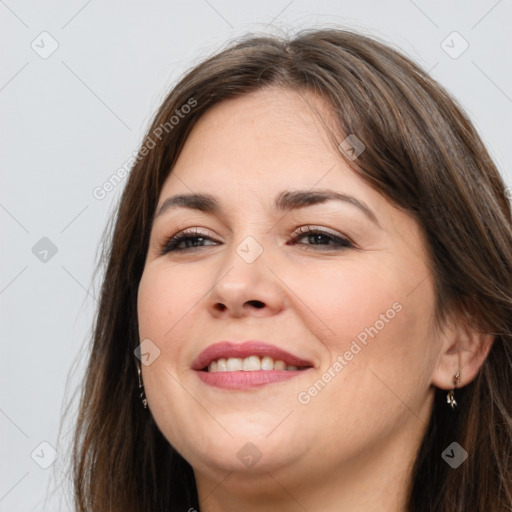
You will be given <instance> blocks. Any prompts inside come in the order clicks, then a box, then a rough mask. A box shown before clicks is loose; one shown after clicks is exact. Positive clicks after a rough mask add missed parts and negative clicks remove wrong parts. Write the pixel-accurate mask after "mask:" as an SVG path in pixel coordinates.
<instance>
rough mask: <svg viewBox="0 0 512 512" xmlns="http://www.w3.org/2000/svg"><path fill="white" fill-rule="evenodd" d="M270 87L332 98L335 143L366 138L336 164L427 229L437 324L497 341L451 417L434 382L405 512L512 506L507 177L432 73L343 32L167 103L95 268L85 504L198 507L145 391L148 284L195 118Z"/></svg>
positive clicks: (260, 56) (214, 68) (236, 70)
mask: <svg viewBox="0 0 512 512" xmlns="http://www.w3.org/2000/svg"><path fill="white" fill-rule="evenodd" d="M263 87H284V88H288V89H292V90H295V91H298V92H303V91H312V92H314V93H316V94H318V95H320V96H321V97H322V98H323V99H324V100H325V101H326V102H327V103H328V105H330V107H331V110H332V114H333V117H334V118H335V120H336V123H337V128H338V134H337V135H336V137H337V143H339V142H341V141H342V140H343V139H344V138H345V137H346V136H347V135H349V134H355V135H356V136H357V138H358V139H359V140H360V141H362V142H363V143H364V145H365V146H366V149H365V151H364V152H363V153H362V154H360V155H359V157H358V158H357V159H355V160H353V159H350V158H347V157H346V156H344V155H343V154H342V152H340V158H345V160H346V162H347V164H348V165H350V166H351V167H352V168H353V169H354V171H356V172H358V173H359V174H360V175H361V176H362V177H363V178H364V179H365V180H367V181H368V182H369V184H370V185H371V186H372V187H374V188H375V189H376V190H377V191H379V192H380V193H381V194H382V195H383V196H385V197H386V198H388V199H389V200H390V201H391V202H392V203H393V204H394V205H396V206H397V207H400V208H402V209H404V210H405V211H407V212H409V213H410V214H411V215H413V216H414V218H415V219H416V220H417V222H418V223H419V225H420V227H421V229H422V230H423V233H424V235H425V239H426V241H427V245H428V248H429V257H430V266H431V271H432V276H433V279H434V283H435V287H436V318H437V319H438V321H439V323H440V324H442V321H443V319H444V318H445V314H446V313H447V312H448V311H460V314H463V313H464V314H469V315H470V317H471V319H472V322H473V327H474V328H476V329H479V330H482V331H484V332H487V333H493V334H494V335H495V340H494V343H493V345H492V348H491V351H490V353H489V355H488V357H487V358H486V360H485V362H484V364H483V366H482V368H481V370H480V372H479V373H478V375H477V377H476V378H475V379H474V380H473V381H472V382H471V383H469V384H468V385H466V386H464V387H463V388H461V389H458V390H457V395H456V398H457V402H458V408H457V409H456V410H455V411H452V410H451V409H450V408H449V407H447V404H446V401H445V394H446V391H445V392H442V391H441V390H437V391H436V393H437V394H436V396H435V402H434V406H433V410H432V415H431V420H430V424H429V427H428V430H427V433H426V435H425V438H424V440H423V443H422V445H421V447H420V450H419V452H418V456H417V460H416V463H415V467H414V471H413V475H412V478H413V480H412V485H411V488H410V489H409V493H410V498H409V511H410V512H427V511H429V512H434V511H435V512H461V511H462V512H467V511H472V512H484V511H486V512H501V511H506V510H508V511H510V510H512V386H511V384H512V344H511V335H512V220H511V210H510V203H509V201H508V198H507V195H506V191H505V186H504V183H503V180H502V178H501V177H500V175H499V173H498V171H497V169H496V167H495V165H494V163H493V161H492V159H491V157H490V156H489V154H488V152H487V150H486V148H485V147H484V146H483V144H482V141H481V139H480V138H479V136H478V134H477V133H476V131H475V128H474V127H473V125H472V123H471V122H470V120H469V119H468V117H467V116H466V114H465V113H464V112H463V110H462V109H461V108H460V106H458V104H457V102H456V101H455V100H454V99H453V98H452V97H451V96H450V95H449V94H448V93H447V92H446V91H445V90H444V89H443V88H442V87H441V86H440V85H439V84H438V83H437V82H436V81H435V80H433V79H432V78H431V77H429V76H428V74H427V73H425V72H424V71H423V70H421V69H420V68H419V67H418V66H417V65H415V64H414V63H413V62H411V61H410V60H409V59H408V58H406V57H404V56H402V55H401V54H400V53H399V52H397V51H395V50H394V49H392V48H390V47H389V46H388V45H386V44H383V43H381V42H379V41H377V40H375V39H373V38H370V37H367V36H363V35H360V34H357V33H354V32H351V31H347V30H337V29H321V30H307V31H303V32H301V33H300V34H298V35H296V36H295V37H293V38H291V39H290V38H279V37H270V36H247V37H245V38H243V39H241V40H238V41H237V42H235V43H232V44H230V45H229V46H227V47H226V48H224V49H223V50H222V51H220V52H217V53H216V54H215V55H214V56H212V57H211V58H208V59H207V60H205V61H203V62H202V63H200V64H199V65H197V66H196V67H194V69H192V70H191V71H189V72H188V73H187V74H186V75H185V76H184V77H183V78H182V79H181V80H180V81H179V82H178V83H177V85H175V86H174V87H173V89H172V91H171V92H170V94H169V95H168V96H167V98H166V99H165V101H164V102H163V105H162V106H161V107H160V109H159V110H158V112H157V114H156V116H155V118H154V121H153V123H152V126H151V127H150V129H149V130H148V132H147V135H146V137H145V139H144V142H143V144H142V146H141V149H140V151H139V154H138V157H137V159H136V161H135V164H134V166H133V168H132V170H131V172H130V175H129V177H128V180H127V183H126V186H125V188H124V191H123V194H122V197H121V199H120V202H119V206H118V208H117V210H116V215H115V218H113V219H112V224H111V226H112V227H113V229H111V230H110V231H108V232H106V233H107V235H106V238H105V242H104V246H103V253H102V259H101V261H100V262H99V263H100V265H103V266H104V269H105V270H104V279H103V282H102V287H101V296H100V298H99V308H98V311H97V315H96V318H95V323H94V329H93V336H92V339H91V346H90V348H89V350H90V358H89V361H88V367H87V369H86V373H85V382H84V384H83V387H82V390H81V397H80V404H79V415H78V421H77V425H76V430H75V437H74V441H73V450H72V461H71V464H72V475H73V480H74V500H75V506H76V510H77V511H78V512H92V511H94V512H107V511H108V512H114V511H120V512H127V511H130V512H158V511H161V512H164V511H165V512H169V511H187V510H189V509H190V508H195V509H199V503H198V497H197V491H196V486H195V480H194V475H193V471H192V468H191V466H190V465H189V464H188V463H187V462H186V461H185V460H184V459H183V458H182V457H181V456H180V455H179V454H178V453H177V452H176V451H175V450H174V449H173V447H172V446H170V445H169V443H168V442H167V441H166V439H165V438H164V437H163V435H162V433H161V432H160V431H159V429H158V427H157V426H156V424H155V421H154V419H153V418H152V416H151V413H150V412H148V411H146V410H144V409H143V408H142V406H141V403H140V400H139V390H138V381H137V370H136V363H137V361H136V359H135V356H134V349H135V348H136V347H137V346H138V345H139V343H140V340H139V338H138V322H137V289H138V285H139V281H140V279H141V275H142V271H143V268H144V262H145V258H146V253H147V250H148V242H149V235H150V230H151V222H152V217H153V214H154V211H155V207H156V204H157V200H158V197H159V194H160V191H161V188H162V184H163V182H164V180H165V179H166V177H167V176H168V175H169V173H170V172H171V170H172V168H173V165H174V163H175V161H176V159H177V157H178V155H179V153H180V150H181V148H182V147H183V144H184V142H185V140H186V138H187V136H188V134H189V133H190V131H191V130H192V128H193V127H194V125H195V123H196V121H197V120H198V119H199V117H200V116H201V115H202V114H203V113H204V112H205V111H207V110H208V109H209V108H210V107H212V106H213V105H215V104H217V103H219V102H220V101H222V100H224V99H226V98H232V97H235V96H237V95H242V94H245V93H248V92H252V91H255V90H258V89H261V88H263ZM185 105H188V107H189V108H188V107H187V108H185V107H184V106H185ZM173 116H174V118H173ZM454 441H456V442H458V443H459V444H460V445H461V446H462V447H463V448H464V449H465V450H466V451H467V452H468V454H469V456H468V459H467V460H466V461H465V462H464V463H463V464H462V465H461V466H460V467H458V468H457V469H452V468H451V467H449V466H448V464H447V463H446V462H445V461H444V460H443V458H442V457H441V454H442V452H443V450H444V449H445V448H446V447H447V446H448V445H450V444H451V443H452V442H454Z"/></svg>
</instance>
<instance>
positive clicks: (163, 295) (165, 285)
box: [137, 262, 205, 340]
mask: <svg viewBox="0 0 512 512" xmlns="http://www.w3.org/2000/svg"><path fill="white" fill-rule="evenodd" d="M158 263H159V264H157V263H156V262H155V264H153V265H149V267H146V269H145V270H144V273H143V275H142V278H141V281H140V283H139V290H138V296H137V312H138V320H139V334H140V337H141V339H143V338H150V339H155V340H162V339H163V338H164V337H165V335H166V333H168V332H169V330H170V329H173V328H174V326H175V325H176V324H177V323H178V322H179V320H180V319H182V318H183V317H185V316H186V315H187V313H188V312H190V311H191V309H192V308H193V306H194V304H197V303H198V302H199V301H200V300H201V297H202V296H203V295H204V292H205V291H204V290H203V287H204V279H202V278H201V275H200V274H199V273H198V272H196V271H194V270H193V269H192V267H190V268H189V269H187V268H185V267H182V268H180V270H179V271H177V270H176V269H175V268H169V267H168V266H166V265H165V264H160V262H158ZM201 282H202V283H203V284H202V285H201Z"/></svg>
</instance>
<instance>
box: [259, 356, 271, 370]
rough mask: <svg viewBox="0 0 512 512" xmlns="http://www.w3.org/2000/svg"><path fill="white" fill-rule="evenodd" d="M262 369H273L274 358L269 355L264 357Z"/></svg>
mask: <svg viewBox="0 0 512 512" xmlns="http://www.w3.org/2000/svg"><path fill="white" fill-rule="evenodd" d="M261 369H262V370H273V369H274V360H273V359H272V358H271V357H268V356H265V357H263V358H262V360H261Z"/></svg>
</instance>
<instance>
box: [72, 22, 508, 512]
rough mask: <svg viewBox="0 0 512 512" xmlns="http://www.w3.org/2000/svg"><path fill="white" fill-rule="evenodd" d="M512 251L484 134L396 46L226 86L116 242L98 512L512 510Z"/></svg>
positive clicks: (247, 46)
mask: <svg viewBox="0 0 512 512" xmlns="http://www.w3.org/2000/svg"><path fill="white" fill-rule="evenodd" d="M511 226H512V222H511V214H510V204H509V201H508V199H507V197H506V194H505V186H504V183H503V181H502V179H501V177H500V176H499V173H498V171H497V169H496V167H495V165H494V164H493V162H492V160H491V158H490V156H489V154H488V152H487V151H486V149H485V148H484V146H483V145H482V142H481V140H480V138H479V136H478V135H477V133H476V131H475V129H474V127H473V126H472V124H471V122H470V121H469V120H468V118H467V116H466V115H465V114H464V113H463V111H462V110H461V108H460V107H458V106H457V104H456V102H455V101H454V100H453V99H452V98H451V97H450V96H449V95H448V94H447V92H446V91H445V90H444V89H443V88H442V87H441V86H440V85H439V84H437V83H436V82H435V81H434V80H433V79H431V78H430V77H429V76H428V75H426V74H425V72H423V71H422V70H421V69H419V68H418V67H417V66H416V65H415V64H413V63H412V62H411V61H410V60H408V59H407V58H405V57H403V56H402V55H400V54H399V53H397V52H396V51H395V50H393V49H390V48H389V47H388V46H386V45H384V44H382V43H380V42H378V41H375V40H373V39H371V38H368V37H365V36H361V35H358V34H356V33H353V32H350V31H344V30H335V29H328V30H311V31H307V32H304V33H302V34H299V35H298V36H296V37H295V38H293V39H292V40H280V39H278V38H272V37H249V38H246V39H245V40H243V41H239V42H237V43H235V44H232V45H231V46H230V47H228V48H227V49H225V50H224V51H222V52H220V53H218V54H216V55H214V56H213V57H211V58H209V59H208V60H206V61H204V62H202V63H201V64H199V65H198V66H196V67H195V68H194V69H193V70H191V71H190V72H189V73H187V74H186V75H185V76H184V77H183V78H182V79H181V81H180V82H179V83H178V84H177V85H176V86H175V87H174V89H173V90H172V92H171V93H170V94H169V96H168V97H167V98H166V100H165V101H164V103H163V105H162V106H161V108H160V109H159V111H158V113H157V115H156V117H155V119H154V122H153V124H152V126H151V128H150V130H149V131H148V133H147V136H146V138H145V140H144V142H143V144H142V146H141V149H140V151H139V154H138V157H137V160H136V163H135V165H134V167H133V169H132V171H131V174H130V177H129V179H128V182H127V184H126V188H125V190H124V193H123V196H122V198H121V201H120V205H119V209H118V212H117V218H116V220H115V229H114V231H113V235H112V237H111V239H110V240H108V241H107V246H106V249H105V254H104V257H105V260H106V262H107V266H106V273H105V278H104V282H103V287H102V293H101V299H100V308H99V312H98V316H97V320H96V324H95V333H94V339H93V343H92V347H91V357H90V362H89V367H88V371H87V373H86V381H85V385H84V388H83V393H82V398H81V406H80V416H79V420H78V428H77V431H76V436H75V443H74V468H73V469H74V482H75V499H76V508H77V510H79V511H81V512H82V511H83V512H85V511H92V510H94V511H96V512H103V511H105V512H106V511H107V510H108V511H118V510H119V511H123V512H127V511H130V512H139V511H140V512H142V511H144V512H146V511H152V512H155V511H175V510H177V511H187V510H188V511H193V510H201V512H204V511H207V512H212V511H239V510H244V511H255V510H258V511H263V510H273V511H274V510H280V511H295V510H310V511H339V510H347V511H348V510H350V511H352V512H353V511H359V510H365V511H369V510H379V511H384V512H388V511H389V512H391V511H393V512H396V511H411V512H412V511H414V512H423V511H425V512H426V511H436V512H439V511H443V512H444V511H446V512H448V511H453V512H455V511H457V512H460V511H464V512H466V511H484V510H485V511H493V512H498V511H505V510H512V487H511V482H512V457H511V444H512V443H511V439H512V436H511V434H512V418H511V416H512V415H511V412H512V392H511V386H510V384H511V383H512V357H511V354H512V346H511V326H512V301H511V296H512V277H511V276H512V229H511Z"/></svg>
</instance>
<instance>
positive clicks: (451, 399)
mask: <svg viewBox="0 0 512 512" xmlns="http://www.w3.org/2000/svg"><path fill="white" fill-rule="evenodd" d="M452 382H453V389H451V390H450V391H448V394H447V395H446V403H448V404H450V405H451V408H452V409H455V406H456V405H457V402H456V401H455V396H454V393H455V388H456V387H457V384H458V383H459V382H460V370H457V373H456V374H455V375H454V376H453V381H452Z"/></svg>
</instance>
